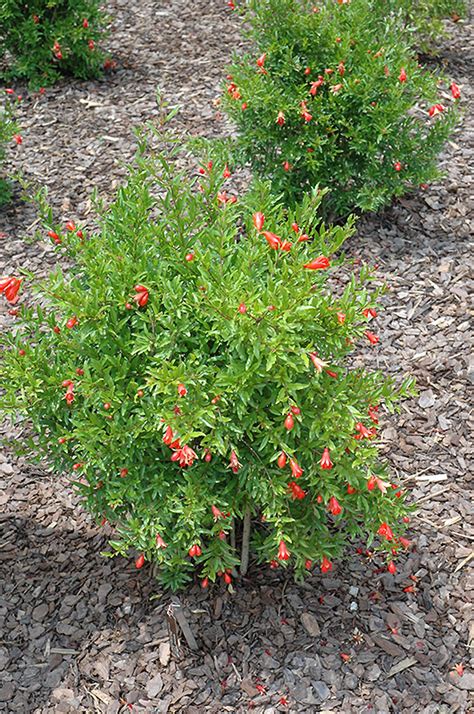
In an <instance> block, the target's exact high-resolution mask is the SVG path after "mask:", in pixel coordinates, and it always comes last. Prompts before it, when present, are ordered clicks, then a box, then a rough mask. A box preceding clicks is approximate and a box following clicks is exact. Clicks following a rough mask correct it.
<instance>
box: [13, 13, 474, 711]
mask: <svg viewBox="0 0 474 714" xmlns="http://www.w3.org/2000/svg"><path fill="white" fill-rule="evenodd" d="M110 5H111V8H110V11H111V14H112V15H113V16H114V17H115V19H114V28H113V33H112V37H111V40H110V44H111V49H112V51H113V53H114V54H115V56H116V58H117V60H118V63H119V66H118V70H117V71H116V72H115V73H113V74H111V75H109V76H108V77H106V78H104V79H103V80H102V81H100V82H77V81H73V82H64V83H62V84H60V85H58V86H57V87H55V88H53V89H49V90H48V91H47V93H46V94H45V96H44V97H42V98H39V99H38V98H34V97H26V98H25V100H24V101H23V104H22V110H21V117H20V119H21V123H22V126H23V130H22V133H23V136H24V143H23V146H22V147H20V148H19V150H18V151H17V152H16V156H15V159H14V166H15V168H17V169H21V170H22V171H23V173H24V175H25V176H26V177H27V178H28V179H29V180H31V181H33V182H37V183H38V184H43V185H46V186H47V187H48V189H49V193H50V199H51V202H52V204H53V206H54V209H55V211H56V215H57V216H58V218H64V219H65V218H76V219H78V220H81V221H85V222H87V221H91V220H92V219H93V213H91V202H90V192H91V189H92V188H94V187H97V188H98V190H99V191H100V192H101V194H103V195H104V196H105V197H110V195H111V194H112V193H113V190H114V188H115V187H116V186H117V184H118V183H119V182H120V181H121V180H122V179H123V177H124V175H125V168H124V164H125V163H126V162H128V161H129V160H130V159H131V157H132V156H133V152H134V149H135V146H136V140H135V137H134V134H133V127H135V126H137V125H139V124H140V123H143V122H145V121H147V120H150V119H151V120H153V119H156V117H157V111H158V110H157V108H156V104H155V100H154V97H155V90H156V86H157V85H158V84H159V85H160V86H161V88H162V90H163V92H164V95H165V97H166V98H168V99H170V100H171V101H172V102H173V103H179V104H180V105H182V111H181V113H180V115H179V116H178V118H177V120H176V121H175V123H174V126H175V128H176V129H177V130H180V131H183V132H187V133H189V134H203V135H207V136H211V135H219V134H221V133H222V131H223V130H224V125H223V122H222V119H221V118H220V117H219V115H218V113H217V111H216V108H215V106H214V105H213V100H214V99H215V97H216V96H217V94H218V88H219V82H220V81H221V78H222V76H223V67H224V65H225V63H226V61H227V60H228V58H229V56H230V53H231V51H232V49H233V48H234V47H235V45H236V43H237V42H238V41H239V40H238V37H239V31H238V25H237V22H236V19H235V18H234V17H233V16H232V14H231V13H230V12H229V11H228V10H227V9H226V7H225V3H224V2H223V1H222V0H198V1H196V2H185V1H184V0H172V1H171V2H166V3H163V2H156V1H155V0H140V1H139V2H136V3H130V2H125V0H114V1H113V2H111V3H110ZM441 58H442V59H443V61H444V62H445V64H446V65H447V68H448V72H449V74H450V75H452V77H453V78H455V79H456V81H457V82H458V83H459V84H460V85H461V86H462V90H463V96H464V105H465V106H466V107H467V106H468V104H469V100H470V99H471V100H472V97H473V94H474V91H473V88H472V87H469V81H470V80H471V81H472V77H473V76H474V28H473V25H472V23H466V24H465V25H464V26H461V25H458V26H457V27H456V28H455V31H454V32H453V35H452V37H451V39H450V41H449V43H448V44H447V46H446V49H445V50H444V51H443V52H442V54H441ZM443 163H444V166H445V168H446V171H447V178H446V180H445V181H444V182H443V183H440V184H439V185H437V186H435V187H432V188H430V189H429V190H428V191H426V192H420V193H419V194H417V195H416V196H413V197H411V198H408V199H405V200H403V201H400V202H399V203H398V204H397V205H395V206H394V207H393V208H391V209H390V210H387V211H386V212H385V213H383V214H381V215H379V216H375V217H368V218H365V219H364V220H363V221H361V223H360V226H359V231H358V235H357V236H356V237H355V238H354V239H353V240H352V242H351V244H350V246H349V247H348V251H349V252H350V253H351V254H352V255H359V256H361V257H362V258H364V259H369V260H373V261H377V262H378V263H379V265H380V273H381V274H382V275H385V276H386V277H387V279H388V281H389V283H390V284H391V286H392V287H393V290H392V292H391V293H389V294H388V295H387V297H386V299H385V305H386V311H385V313H384V314H383V315H382V317H381V318H380V320H379V321H378V332H379V334H380V335H381V345H380V347H378V348H376V349H375V350H372V351H367V353H366V354H365V355H364V356H363V357H362V358H363V359H367V360H370V361H372V362H373V363H376V364H377V365H378V366H379V367H381V368H382V369H384V370H387V371H389V372H391V373H393V374H395V375H397V376H401V375H402V374H403V373H406V372H410V373H412V374H414V375H415V376H416V378H417V380H418V386H419V390H420V396H419V397H418V398H416V399H415V400H413V401H412V402H411V403H406V404H405V405H404V406H403V409H402V412H401V415H400V416H398V417H393V418H391V419H388V418H387V420H386V428H385V429H384V431H383V434H382V439H383V446H384V450H385V453H386V456H387V458H388V460H389V461H390V463H391V466H392V469H393V473H394V478H395V479H397V481H398V482H400V483H403V484H405V485H407V486H409V487H411V488H412V495H413V500H414V501H416V502H417V503H418V504H419V512H418V515H417V516H416V517H415V518H414V520H413V527H412V529H411V532H410V534H411V537H412V539H413V541H414V547H413V549H412V551H411V552H410V553H409V554H407V556H406V557H405V558H404V559H403V560H402V562H400V566H399V574H397V576H396V577H394V578H393V577H392V576H389V575H388V574H387V573H385V572H380V571H379V570H378V565H377V563H376V562H373V561H372V560H371V559H370V558H368V557H366V556H365V555H362V556H360V555H359V556H355V557H350V558H348V560H347V561H345V562H344V563H341V564H338V565H337V566H336V567H335V569H334V571H333V573H332V574H331V576H330V577H327V576H321V575H319V574H315V575H313V576H312V577H311V578H309V579H308V581H307V582H306V583H305V584H304V585H295V584H294V583H293V582H292V580H291V578H290V577H289V576H288V574H285V573H283V572H278V571H276V572H273V571H270V570H269V569H267V568H260V569H257V568H256V567H254V568H252V569H251V570H250V573H249V577H248V578H247V579H245V580H244V581H243V582H240V583H237V584H236V592H235V593H229V592H227V591H225V590H223V589H222V588H220V587H216V588H215V589H214V590H211V591H210V592H203V591H202V590H201V589H200V588H199V587H198V586H197V585H196V586H195V587H194V588H192V589H189V590H188V591H186V592H185V593H183V594H182V595H181V599H182V602H183V604H184V605H185V608H186V609H185V611H186V616H187V618H188V621H189V623H190V625H191V627H192V628H193V631H194V633H195V635H196V637H197V639H198V644H199V647H200V650H199V652H197V653H196V654H194V653H193V654H191V653H190V651H189V650H187V649H186V645H185V643H183V645H184V646H183V650H182V656H181V657H180V658H178V657H176V656H173V655H171V656H170V652H169V637H168V631H167V624H166V610H167V608H168V606H169V602H170V598H169V595H168V594H166V593H163V592H162V591H160V589H159V588H157V586H156V585H155V584H154V582H153V580H152V579H151V578H150V573H149V571H147V569H146V568H144V569H143V570H142V571H140V573H137V571H135V569H134V567H133V563H132V561H125V560H123V559H116V560H114V561H108V560H104V559H103V558H101V556H100V555H99V553H100V551H101V550H102V549H104V548H105V546H106V539H107V535H108V533H107V532H106V531H104V530H103V529H98V528H97V527H96V526H95V525H94V524H93V523H92V522H91V521H90V519H89V518H88V516H87V515H86V514H85V513H84V512H83V511H82V510H81V508H80V507H79V506H78V505H77V503H76V501H75V499H74V498H73V496H72V491H71V488H70V486H69V483H68V480H67V478H66V477H58V476H55V475H51V474H49V473H47V472H46V471H44V470H43V471H39V470H34V469H32V468H31V467H30V466H28V465H27V464H26V462H25V461H24V460H23V459H18V458H15V457H14V456H13V454H12V453H11V451H10V450H8V449H7V450H6V451H5V452H4V453H2V454H0V506H1V514H0V569H1V570H0V573H1V575H0V637H1V639H0V671H3V676H2V679H1V681H0V710H1V711H6V712H22V713H25V712H37V713H40V712H41V713H44V714H45V713H46V712H71V713H72V712H74V713H77V712H108V713H110V714H112V713H113V712H119V711H124V712H126V711H129V710H132V711H136V712H167V711H170V712H189V713H193V712H195V713H196V714H197V713H198V712H199V713H200V712H204V711H206V712H215V713H216V714H217V713H219V714H220V713H221V712H224V711H236V712H246V711H248V710H249V709H251V708H253V709H254V711H256V712H266V713H267V714H269V713H270V712H276V711H292V712H329V711H331V712H358V713H360V712H369V711H370V712H378V713H380V714H382V713H383V712H396V713H397V714H398V713H408V712H410V713H411V712H416V713H418V712H424V713H426V714H428V713H430V714H431V713H432V714H435V713H436V714H438V713H439V712H441V713H446V714H447V713H448V712H468V711H469V707H470V705H469V695H470V692H471V691H472V689H473V688H474V674H473V673H472V669H471V670H470V669H469V656H470V650H469V647H470V646H471V647H472V644H473V640H474V626H473V624H472V620H471V622H470V617H472V615H471V610H470V602H469V593H470V592H472V584H473V582H472V569H471V570H470V566H471V565H472V561H471V560H470V558H471V557H472V553H473V549H472V541H473V537H474V535H473V532H472V531H471V532H469V530H468V526H469V518H470V517H472V511H471V507H470V501H469V486H470V484H469V480H468V474H469V464H470V461H471V456H472V445H470V444H469V441H468V437H469V433H470V432H469V416H470V414H469V406H470V405H469V402H468V394H469V386H470V383H471V382H472V371H470V367H471V369H472V362H471V363H470V361H469V360H470V357H469V344H468V343H469V323H468V314H469V313H468V310H469V305H468V298H469V288H470V286H472V282H471V283H469V277H470V276H469V273H468V271H469V262H470V258H471V253H470V246H469V237H470V236H472V235H473V234H474V190H473V188H474V179H473V176H472V173H470V172H469V166H470V167H471V169H472V166H473V165H474V125H473V122H472V116H471V115H470V114H469V112H468V111H467V112H466V116H465V119H464V124H463V126H462V127H461V128H460V129H459V131H458V132H457V133H456V135H455V137H454V139H453V141H451V142H450V145H449V146H448V148H447V151H446V154H445V156H444V158H443ZM35 220H36V215H35V212H34V209H33V208H32V207H31V206H28V205H26V206H25V204H23V203H22V202H21V201H20V198H19V196H17V197H16V200H15V202H14V204H13V205H12V206H11V207H9V208H8V209H7V210H6V211H5V212H4V213H3V214H2V215H1V216H0V232H1V238H0V240H1V242H0V266H1V270H0V272H2V273H3V272H6V273H9V272H11V271H14V270H15V269H17V268H19V267H22V266H25V265H28V267H29V268H31V269H32V270H35V271H37V272H44V271H45V270H47V269H48V268H49V267H50V266H51V265H53V264H54V262H55V259H56V256H55V253H54V251H53V250H52V248H51V246H49V245H48V244H46V242H45V243H25V242H24V240H23V238H24V236H25V235H29V234H31V232H32V231H33V229H34V225H33V224H34V222H35ZM9 324H10V318H9V317H8V315H7V314H6V311H5V310H2V312H1V313H0V327H1V328H2V329H8V328H9ZM0 433H1V434H2V435H4V436H10V437H11V436H14V437H15V438H21V435H22V427H21V425H20V426H18V425H17V426H16V427H15V428H14V429H13V428H12V427H11V426H10V427H9V426H8V425H6V424H4V425H3V427H0ZM471 652H472V651H471ZM460 663H462V664H463V665H464V667H465V672H464V674H463V676H459V674H457V672H456V671H455V665H457V664H460Z"/></svg>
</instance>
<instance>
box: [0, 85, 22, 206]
mask: <svg viewBox="0 0 474 714" xmlns="http://www.w3.org/2000/svg"><path fill="white" fill-rule="evenodd" d="M17 131H18V126H17V124H16V122H15V120H14V117H13V110H12V106H11V102H10V100H8V99H7V100H6V101H5V102H4V103H3V104H2V105H1V106H0V206H1V205H3V204H4V203H6V202H7V201H8V200H9V198H10V195H11V187H10V182H9V180H8V177H7V176H6V175H5V170H4V163H5V158H6V153H7V147H8V145H9V144H10V143H11V141H12V139H13V138H14V137H15V134H16V132H17ZM16 141H17V143H20V142H21V136H20V135H19V134H16Z"/></svg>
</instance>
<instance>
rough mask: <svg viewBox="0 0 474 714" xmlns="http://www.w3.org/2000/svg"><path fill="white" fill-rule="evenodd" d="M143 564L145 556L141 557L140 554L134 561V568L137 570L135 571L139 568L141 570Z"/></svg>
mask: <svg viewBox="0 0 474 714" xmlns="http://www.w3.org/2000/svg"><path fill="white" fill-rule="evenodd" d="M144 564H145V556H144V555H143V553H141V554H140V555H139V556H138V558H137V559H136V561H135V567H136V568H137V570H140V568H143V566H144Z"/></svg>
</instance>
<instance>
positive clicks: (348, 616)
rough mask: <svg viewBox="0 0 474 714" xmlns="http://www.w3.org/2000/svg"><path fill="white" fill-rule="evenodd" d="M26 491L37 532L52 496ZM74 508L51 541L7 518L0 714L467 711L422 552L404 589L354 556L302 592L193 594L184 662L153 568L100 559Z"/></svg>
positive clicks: (410, 565)
mask: <svg viewBox="0 0 474 714" xmlns="http://www.w3.org/2000/svg"><path fill="white" fill-rule="evenodd" d="M24 479H25V476H24V474H23V476H22V485H23V486H25V481H24ZM26 485H27V486H28V495H27V496H26V491H24V492H23V494H25V498H26V499H28V501H29V504H22V503H21V501H22V499H23V496H22V492H21V489H19V490H17V491H16V492H15V495H14V496H13V497H12V500H13V498H14V499H18V501H19V502H17V504H16V507H18V505H20V507H22V508H23V509H24V510H28V509H31V511H32V514H36V516H40V520H41V507H40V508H39V513H38V511H37V509H38V503H41V500H42V498H44V493H43V494H42V493H41V492H40V491H41V489H44V488H45V487H46V489H49V488H50V486H51V480H48V479H42V480H40V481H38V479H37V478H35V479H34V480H31V481H30V483H28V484H26ZM63 488H64V486H63ZM73 505H74V504H73V503H72V502H71V503H70V504H67V505H66V507H65V508H64V507H63V508H62V509H61V512H60V511H59V510H58V512H57V514H56V515H57V516H58V520H57V521H56V520H55V518H54V515H53V518H51V514H50V515H49V516H48V517H46V518H44V523H45V525H42V523H41V522H40V520H38V519H37V517H36V518H31V519H30V518H25V517H24V516H22V515H21V516H20V515H16V514H15V513H12V514H5V515H2V516H0V530H1V532H2V536H1V543H2V546H3V547H2V549H1V551H0V553H1V558H0V561H1V565H0V573H1V575H2V578H1V580H0V582H1V593H2V597H1V599H0V620H3V621H4V625H3V628H2V632H3V639H2V641H1V642H0V666H2V668H3V669H4V671H5V676H4V681H3V686H2V687H1V688H0V710H2V709H3V710H5V709H4V706H5V705H3V706H2V702H7V704H6V707H7V708H6V711H9V712H10V711H20V712H27V711H28V712H33V711H34V712H50V711H51V712H53V711H54V712H56V711H57V712H63V711H64V712H89V711H93V710H94V711H103V712H107V713H108V712H118V711H121V707H126V706H127V705H133V711H139V712H161V711H175V712H196V713H197V712H202V711H210V712H216V713H217V712H219V713H220V712H222V711H225V710H227V711H239V712H240V711H241V712H244V711H248V709H249V708H253V707H254V706H255V708H256V711H262V712H263V711H267V709H266V707H267V706H270V705H271V706H273V707H276V711H280V710H281V711H299V712H315V711H320V707H323V705H324V708H329V709H331V710H334V705H335V704H336V711H344V712H346V711H347V712H352V711H356V710H357V711H365V709H362V708H361V707H365V706H367V711H368V710H369V709H370V708H371V707H372V711H374V709H375V711H376V712H382V711H396V712H398V711H400V712H401V711H403V712H405V711H433V712H434V711H436V712H438V711H444V708H443V706H444V705H441V708H439V709H433V710H431V709H426V710H425V709H423V710H422V709H421V708H420V709H416V708H413V709H410V707H416V706H417V705H418V704H417V703H424V704H425V705H428V704H430V702H431V701H439V702H443V701H444V702H449V704H450V705H452V704H453V703H456V705H457V706H459V707H461V708H460V709H452V710H451V709H450V710H449V711H464V709H462V706H463V701H465V699H466V692H464V691H462V690H461V689H459V687H458V686H454V685H455V684H456V683H457V684H458V685H459V682H461V684H462V680H461V679H460V678H459V677H457V680H456V682H449V681H448V680H447V679H446V676H447V672H448V669H449V668H452V666H453V657H454V658H455V657H456V656H457V655H456V654H455V651H456V649H457V645H458V640H459V638H456V637H453V633H452V627H451V624H450V621H449V620H448V619H447V613H448V599H447V598H448V596H447V595H446V596H445V598H444V599H443V597H442V593H441V596H440V588H441V590H443V588H448V589H450V588H451V586H450V575H449V567H450V566H449V562H448V561H449V558H447V557H446V554H445V553H443V550H442V549H441V550H440V552H439V553H438V556H435V557H433V554H432V553H431V554H429V553H428V552H427V551H425V552H423V551H422V552H421V553H418V552H417V551H416V550H413V551H412V552H410V553H409V554H407V557H406V559H405V560H404V562H403V559H401V561H400V562H399V574H397V576H396V577H395V578H393V577H392V576H390V575H388V574H387V573H386V571H385V569H384V568H383V569H379V568H378V567H377V564H376V563H375V562H373V561H372V559H371V558H370V557H369V558H368V557H367V556H366V555H365V554H361V555H360V556H359V557H358V558H353V559H351V560H349V562H347V563H346V564H345V565H344V566H336V567H335V569H334V571H333V573H331V575H330V576H322V575H320V574H319V573H317V574H314V575H312V576H311V577H310V578H309V580H308V581H306V582H305V583H303V584H298V585H297V584H295V583H294V582H293V579H292V577H291V574H290V573H288V572H284V571H283V570H280V571H271V570H269V569H268V567H267V566H262V567H260V568H257V567H256V566H254V567H253V568H252V569H251V571H250V573H249V577H248V578H247V579H245V581H244V582H243V583H239V582H237V583H236V587H235V593H233V594H231V593H229V592H228V591H226V590H224V589H223V588H222V587H221V586H220V585H218V586H215V587H214V588H212V589H211V590H210V591H202V590H201V588H200V587H199V586H198V585H195V586H193V587H190V588H188V589H187V590H186V591H184V592H183V593H181V594H180V597H181V600H182V602H183V605H184V606H185V608H186V609H185V612H186V616H187V619H188V622H189V624H190V626H191V628H192V630H193V632H194V634H195V636H196V638H197V640H198V643H199V646H200V651H199V652H197V653H190V652H189V650H187V648H186V643H185V642H184V641H183V648H182V657H181V659H175V658H174V657H173V656H171V658H170V653H169V636H168V630H167V625H166V616H165V611H166V609H167V607H168V605H169V603H170V595H169V594H168V593H163V592H162V591H161V590H160V588H159V587H157V585H156V584H155V582H154V581H153V580H152V579H151V577H150V571H149V570H148V569H147V568H146V567H145V568H144V569H143V570H142V571H140V572H139V573H138V572H136V571H135V570H134V568H133V561H128V562H127V561H124V560H123V559H122V558H117V559H115V560H113V561H110V560H106V559H104V558H102V557H101V556H100V551H101V550H103V549H105V547H106V537H105V534H104V532H103V531H99V530H98V529H97V527H95V526H94V525H93V524H91V522H90V520H89V518H88V517H87V516H86V515H85V514H84V513H83V512H82V511H81V510H80V509H79V510H78V509H77V507H76V508H75V509H74V510H73V509H72V507H73ZM25 506H26V508H25ZM35 509H36V510H35ZM107 535H108V536H109V537H110V536H111V533H110V532H109V533H108V534H107ZM406 588H408V589H409V591H408V592H404V589H406ZM411 590H413V592H411ZM2 616H3V617H2ZM443 673H444V674H443ZM450 676H451V678H452V676H453V675H450ZM456 676H457V675H456ZM51 706H52V707H53V708H48V707H51ZM43 707H45V708H43ZM68 707H69V708H68ZM92 707H94V709H92ZM262 707H263V708H262ZM353 707H355V709H353ZM126 710H127V709H126V708H125V709H124V711H126ZM273 711H275V710H273ZM446 711H447V710H446Z"/></svg>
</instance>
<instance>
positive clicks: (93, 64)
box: [0, 0, 105, 87]
mask: <svg viewBox="0 0 474 714" xmlns="http://www.w3.org/2000/svg"><path fill="white" fill-rule="evenodd" d="M104 24H105V18H104V15H103V14H102V12H101V10H100V9H99V2H98V0H27V1H26V2H25V1H24V0H2V3H1V5H0V61H2V62H3V64H4V65H5V66H4V68H3V70H2V72H1V76H2V77H3V79H5V80H10V79H12V78H19V79H26V80H28V81H29V82H30V83H31V84H32V85H33V86H37V87H38V86H41V85H47V84H52V83H54V82H55V81H56V80H57V79H58V78H59V76H60V75H63V74H66V75H72V76H74V77H80V78H82V79H86V78H88V77H94V76H96V75H97V74H98V73H99V72H100V69H101V68H102V65H103V63H104V54H103V52H102V51H101V50H100V49H99V47H98V42H99V40H101V39H102V37H103V34H104V33H103V28H104Z"/></svg>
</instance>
